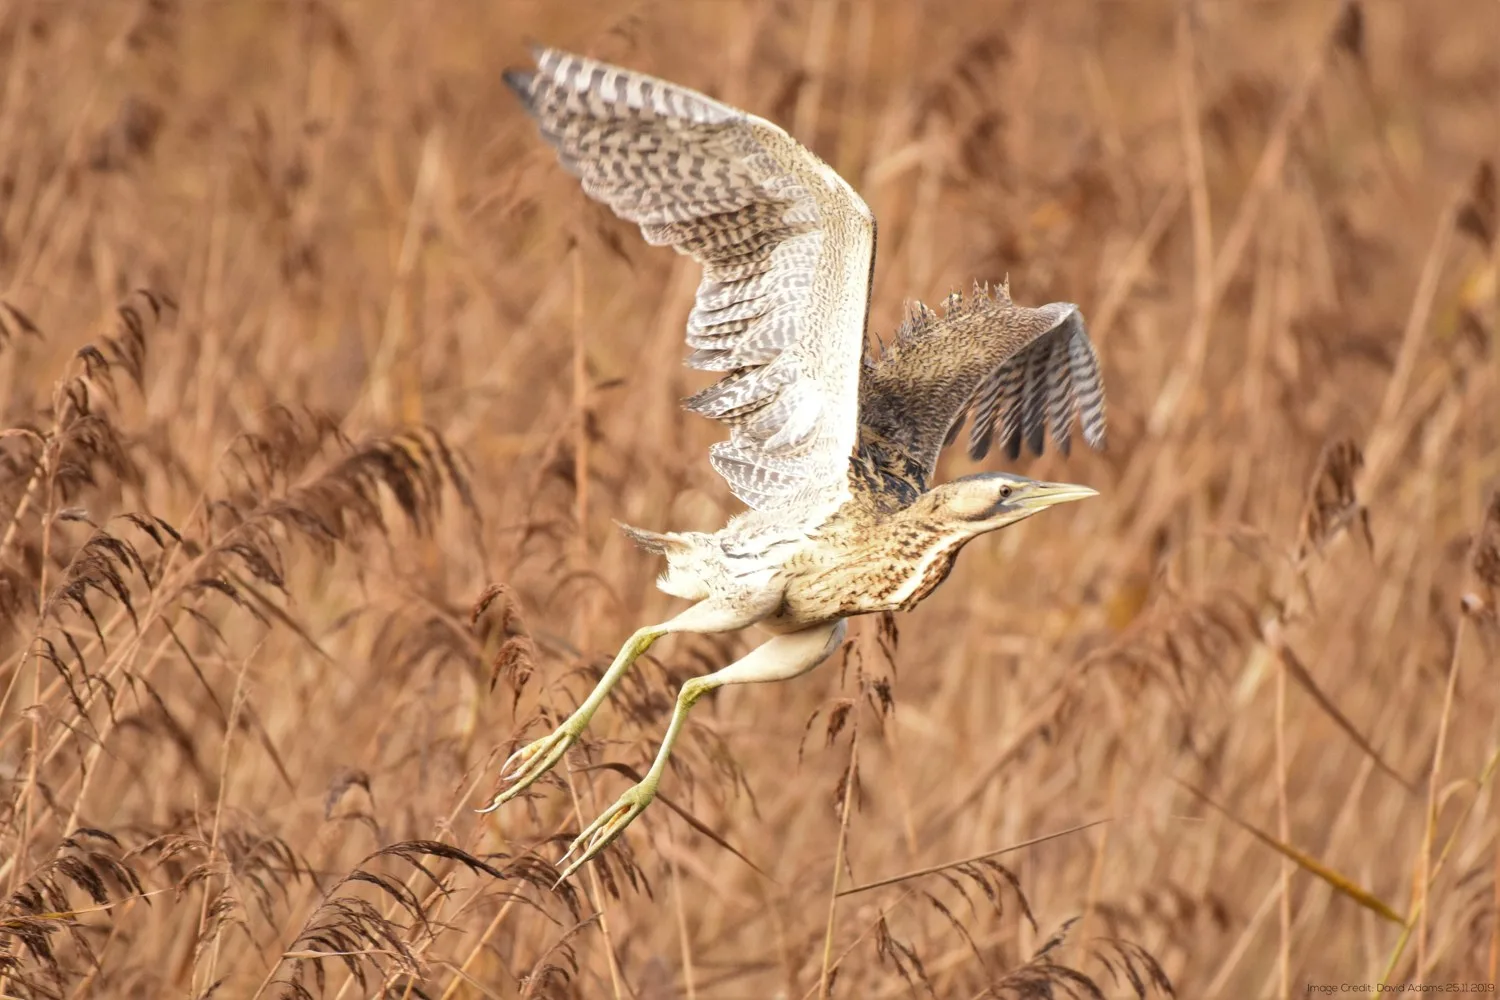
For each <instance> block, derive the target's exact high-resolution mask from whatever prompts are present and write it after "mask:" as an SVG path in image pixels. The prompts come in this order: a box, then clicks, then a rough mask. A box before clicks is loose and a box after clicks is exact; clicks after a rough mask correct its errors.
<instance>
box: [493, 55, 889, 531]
mask: <svg viewBox="0 0 1500 1000" xmlns="http://www.w3.org/2000/svg"><path fill="white" fill-rule="evenodd" d="M533 54H534V57H535V60H536V68H535V70H534V71H518V70H512V71H510V72H507V73H506V75H505V79H506V82H507V83H508V84H509V85H510V87H511V89H512V90H514V91H515V92H516V94H517V95H518V96H519V97H520V98H521V100H522V102H523V103H524V104H525V106H526V108H527V110H528V112H529V113H530V114H531V116H532V117H533V118H534V119H535V121H536V123H537V126H538V128H539V129H540V131H541V133H542V135H543V137H544V138H545V139H546V140H547V141H548V142H549V143H550V144H551V145H552V146H553V147H554V149H555V150H556V152H557V155H558V158H559V160H560V161H561V163H562V165H563V166H564V167H565V168H566V169H567V170H568V171H570V172H571V173H573V174H574V175H575V176H577V177H578V178H579V180H580V181H581V183H582V186H583V190H584V192H585V193H586V194H588V196H589V197H591V198H593V199H595V200H596V201H599V202H602V203H604V204H605V205H607V206H609V208H610V209H611V210H612V211H613V212H614V213H615V214H616V215H618V216H619V217H621V218H622V219H626V220H628V221H630V222H634V223H637V224H638V225H639V226H640V227H641V232H642V234H643V235H644V236H645V238H646V241H647V242H648V243H651V244H654V245H658V246H670V247H673V248H674V249H676V250H677V251H678V252H679V253H682V254H686V255H688V256H691V257H692V258H693V259H694V260H696V261H697V262H698V263H699V264H700V265H702V267H703V279H702V282H701V284H700V285H699V286H698V292H697V295H696V297H695V300H694V303H693V308H692V311H691V313H690V314H689V316H688V321H687V342H688V346H689V347H691V348H693V351H692V353H691V354H690V355H689V356H688V358H687V363H688V364H690V365H692V366H694V367H696V368H701V369H705V370H709V371H719V372H726V373H727V374H726V375H725V376H724V377H723V378H721V379H720V380H719V381H718V382H716V383H715V384H714V385H712V386H710V387H709V388H707V389H705V390H704V391H703V392H700V393H698V394H697V395H695V396H692V397H690V398H689V399H687V400H685V401H684V404H685V405H686V406H687V407H688V408H689V409H691V410H693V411H696V412H698V413H701V414H703V415H705V416H708V417H713V418H715V419H717V420H720V421H723V422H724V423H726V424H727V425H728V426H729V428H730V437H729V440H728V441H722V442H719V443H718V444H715V445H714V446H713V447H712V449H711V451H710V460H711V461H712V463H713V466H714V468H715V469H716V470H717V471H718V472H719V474H720V475H722V476H723V477H724V479H725V480H726V481H727V482H728V483H729V486H730V489H731V490H733V492H734V493H735V495H736V496H738V497H739V498H740V499H741V500H742V501H744V502H745V503H746V504H748V505H749V506H751V507H753V508H756V509H761V510H767V509H775V508H780V507H785V506H788V505H794V504H804V505H805V504H808V503H810V502H811V501H812V498H814V497H824V496H837V495H841V494H842V493H843V491H846V490H847V483H846V480H847V469H848V461H849V455H850V452H851V451H852V449H853V446H854V443H855V439H856V436H857V425H858V402H859V372H860V364H861V358H862V356H863V346H864V329H865V319H866V313H867V309H868V302H869V286H870V275H871V268H872V266H873V263H874V253H875V223H874V219H873V217H872V216H871V215H870V211H869V209H868V208H867V207H866V205H865V203H864V202H863V201H862V200H861V199H860V197H859V196H858V195H857V194H856V193H855V192H854V191H853V189H852V188H850V187H849V185H848V184H846V183H845V182H844V181H843V180H842V179H841V178H839V177H838V175H837V174H836V173H835V172H834V171H833V170H832V168H830V167H828V166H827V165H826V164H825V163H823V162H822V161H821V160H819V159H818V158H817V157H816V156H814V155H813V154H812V153H811V152H809V151H808V150H807V149H805V148H803V147H802V146H801V145H800V144H798V143H797V142H796V141H795V140H794V139H792V138H791V137H790V136H789V135H787V134H786V133H785V132H784V131H782V130H781V129H780V128H778V127H776V126H775V125H773V124H771V123H770V122H767V121H764V120H762V119H759V118H756V117H754V116H752V115H749V114H747V113H745V112H743V111H740V110H738V109H736V108H732V107H730V106H728V105H726V104H722V103H720V102H718V101H715V100H713V99H712V98H709V97H707V96H705V95H703V94H700V93H697V92H695V91H692V90H688V89H687V88H684V87H679V86H676V85H674V84H670V83H666V82H664V81H662V80H658V79H655V78H654V77H650V76H646V75H644V74H640V73H635V72H632V71H630V70H626V69H622V68H620V67H617V66H611V65H607V64H605V63H601V62H596V61H594V60H591V59H586V58H583V57H581V56H575V55H570V54H568V53H565V52H559V51H557V50H553V49H542V50H538V51H536V52H534V53H533Z"/></svg>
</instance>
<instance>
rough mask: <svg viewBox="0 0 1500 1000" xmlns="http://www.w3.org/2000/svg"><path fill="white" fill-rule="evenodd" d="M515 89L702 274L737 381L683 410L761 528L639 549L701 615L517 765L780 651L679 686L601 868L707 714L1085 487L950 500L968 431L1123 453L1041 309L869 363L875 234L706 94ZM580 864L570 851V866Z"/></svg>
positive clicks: (572, 166)
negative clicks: (631, 688)
mask: <svg viewBox="0 0 1500 1000" xmlns="http://www.w3.org/2000/svg"><path fill="white" fill-rule="evenodd" d="M535 58H536V63H537V65H536V69H535V71H534V72H521V71H511V72H509V73H507V74H506V80H507V82H508V83H509V84H510V86H511V88H512V89H513V90H514V91H515V92H516V94H517V95H518V96H519V97H520V98H521V100H522V102H523V104H524V105H525V107H526V109H527V110H528V112H529V113H530V114H531V116H532V117H533V119H534V120H535V121H536V123H537V126H538V128H539V129H540V131H541V133H542V135H543V137H544V138H546V139H547V141H548V142H550V143H551V144H552V146H553V147H554V148H555V150H556V151H557V154H558V158H559V160H560V161H561V163H562V165H563V166H564V167H566V168H567V169H568V170H569V171H570V172H572V173H573V174H575V175H576V176H577V177H578V178H579V179H580V181H581V182H582V185H583V189H584V191H585V193H587V194H588V195H589V196H590V197H592V198H594V199H596V200H598V201H601V202H603V203H604V204H606V205H608V206H609V207H610V208H611V209H612V210H613V211H614V212H615V214H616V215H618V216H620V217H621V218H622V219H626V220H628V221H631V222H634V223H636V224H638V225H639V226H640V227H641V232H642V234H643V235H644V236H645V238H646V240H647V242H649V243H652V244H656V245H666V246H671V247H673V248H674V249H675V250H677V252H678V253H682V254H687V255H689V256H691V257H693V258H694V259H695V260H697V261H698V263H699V264H700V265H702V267H703V280H702V283H701V284H700V285H699V287H698V292H697V295H696V298H695V301H694V305H693V308H692V310H691V312H690V313H689V316H688V323H687V341H688V344H689V346H690V347H692V348H693V349H694V350H693V351H692V352H691V353H690V354H689V355H688V358H687V363H688V364H690V365H692V366H694V367H697V368H702V369H706V370H710V371H720V372H724V373H726V374H725V375H724V376H723V377H722V378H721V379H719V380H718V381H717V382H715V383H714V384H713V385H711V386H709V387H708V388H707V389H705V390H703V391H702V392H700V393H698V394H697V395H695V396H692V397H690V398H689V399H687V400H686V401H685V405H686V406H687V408H688V409H690V410H693V411H695V412H697V413H701V414H703V415H705V416H708V417H712V418H714V419H717V420H720V421H722V422H724V423H725V424H727V425H728V427H729V431H730V436H729V440H728V441H723V442H720V443H718V444H716V445H714V446H713V447H712V449H711V450H710V461H711V462H712V463H713V466H714V468H715V469H716V470H717V471H718V472H719V474H720V475H721V476H723V477H724V479H725V481H726V482H727V483H728V484H729V487H730V489H731V490H732V491H733V493H734V494H735V496H737V497H738V498H739V499H740V500H742V501H743V502H744V503H745V504H746V505H747V506H748V507H749V508H750V509H749V510H747V511H745V512H744V513H742V514H740V515H738V516H736V517H735V518H733V519H732V520H731V521H730V522H729V523H728V524H727V525H726V526H725V527H724V528H723V529H721V530H720V531H718V532H714V533H706V532H668V533H657V532H653V531H646V530H643V529H640V528H630V527H626V528H625V530H626V531H627V533H629V534H630V536H631V537H632V538H634V539H635V540H636V541H637V542H638V543H639V544H641V545H642V546H644V547H645V548H647V549H648V550H650V551H653V552H656V553H659V554H661V555H663V556H665V558H666V561H667V571H666V572H665V573H664V574H662V577H661V579H660V580H659V581H658V585H659V586H660V587H661V589H662V590H664V591H666V592H667V593H670V594H673V595H676V596H679V597H684V598H688V599H690V600H693V601H694V602H696V603H694V605H693V606H692V607H690V608H688V609H687V610H686V611H684V612H682V613H681V614H679V615H677V616H676V617H674V618H672V619H671V620H670V621H668V622H664V623H662V624H660V625H653V626H649V627H647V628H643V629H640V630H638V631H637V632H636V633H635V635H633V636H632V637H631V639H630V640H629V641H628V642H627V643H626V644H625V647H624V648H623V649H621V651H620V654H619V655H618V656H617V657H616V659H615V662H614V663H613V664H612V665H611V667H610V669H609V671H608V672H607V673H606V674H605V677H604V679H603V680H601V681H600V683H599V685H598V687H596V689H595V690H594V692H593V693H592V694H590V696H589V697H588V699H587V700H586V701H585V702H584V704H583V705H582V706H580V707H579V709H578V710H577V711H576V712H574V714H573V715H572V716H571V717H570V718H569V719H568V721H567V722H565V723H564V724H563V725H562V726H561V727H559V729H558V730H557V731H556V732H554V733H553V734H551V735H550V736H548V737H546V738H544V739H542V740H538V741H537V742H535V743H532V744H531V745H529V746H527V747H525V748H523V749H522V750H520V751H518V752H517V754H516V755H514V756H513V757H512V760H511V761H507V763H506V766H505V768H502V773H504V772H505V771H508V770H509V768H510V766H511V764H512V763H513V762H516V761H519V768H518V770H517V772H516V773H515V775H514V776H513V781H514V783H513V784H512V785H511V787H510V788H509V789H507V790H506V791H505V792H504V793H503V794H501V795H499V796H497V797H496V799H495V801H494V803H493V804H492V805H491V806H490V808H492V809H493V808H496V807H498V806H499V805H500V804H501V803H503V802H504V801H506V800H508V799H509V798H511V797H512V796H514V795H516V794H518V793H519V792H520V791H521V790H522V789H524V788H526V787H527V786H529V785H530V784H531V783H532V782H534V781H536V780H537V779H538V778H539V777H541V775H542V774H544V773H546V771H547V770H548V769H550V768H551V767H552V766H554V765H555V764H556V763H557V762H558V761H559V760H561V758H562V755H563V754H564V753H565V752H566V750H567V748H568V747H569V746H571V745H572V744H573V743H574V742H575V741H576V740H577V739H578V736H579V734H581V733H582V731H583V728H584V727H585V726H586V725H587V724H588V720H589V718H590V717H591V716H592V715H593V713H594V711H595V710H597V708H598V707H599V705H600V704H601V703H602V701H603V700H604V698H605V697H606V695H607V693H608V691H609V690H610V688H611V687H612V686H613V685H614V683H615V682H616V681H617V680H618V679H619V677H620V676H621V675H622V674H623V673H624V671H625V670H626V669H628V668H629V666H630V664H631V662H633V661H634V660H635V659H636V658H637V657H638V656H640V654H641V653H643V652H644V651H645V650H646V648H648V647H649V646H650V645H651V643H652V642H654V641H655V640H656V639H657V638H659V637H660V636H662V635H666V634H668V633H670V632H682V631H692V632H721V631H729V630H732V629H739V628H744V627H746V626H749V625H759V626H761V627H762V628H763V629H764V630H766V631H768V632H770V633H771V635H772V638H771V639H770V640H769V641H767V642H766V643H764V644H763V645H761V646H760V647H758V648H756V649H755V650H754V651H752V652H751V653H750V654H749V655H748V656H746V657H744V658H743V659H741V660H739V661H737V662H736V663H734V664H731V665H730V666H728V667H726V668H724V669H723V670H720V671H718V672H716V673H714V674H710V675H709V676H707V677H702V678H695V679H693V680H691V681H689V682H688V683H687V684H685V685H684V686H683V690H682V692H681V694H680V695H679V698H678V704H677V709H676V711H675V712H674V713H673V716H672V722H671V725H670V726H669V728H668V731H667V735H666V737H665V738H664V740H663V742H662V748H661V751H660V753H659V754H658V756H657V759H656V762H655V763H654V764H653V765H652V768H651V771H650V772H649V773H648V774H647V777H646V780H645V781H643V782H642V783H641V784H640V785H637V786H636V787H634V788H632V789H630V790H628V791H627V792H626V793H625V794H624V795H623V796H622V797H621V799H620V800H619V802H617V803H616V804H615V806H614V807H612V808H611V809H610V810H608V811H607V812H606V813H605V814H604V815H603V816H601V817H600V818H599V819H598V820H597V821H596V822H595V823H594V824H592V825H591V826H590V827H589V828H588V829H586V830H584V831H583V833H582V834H580V836H579V838H578V840H577V841H575V842H574V848H578V847H584V848H585V850H584V853H583V855H582V856H581V857H580V858H579V859H578V860H577V861H576V862H575V863H574V864H573V865H572V866H570V867H569V868H568V870H567V871H566V872H565V873H564V877H567V875H568V874H570V873H571V872H572V871H574V870H576V868H577V867H578V866H579V865H581V864H583V863H584V862H585V861H587V860H588V859H589V858H591V857H593V856H594V855H596V854H597V853H598V852H599V851H600V850H602V849H603V847H604V846H605V845H606V844H607V843H608V842H609V841H610V840H612V839H613V838H614V837H616V836H618V835H619V833H620V831H621V830H623V829H624V827H625V826H626V825H627V824H628V823H629V822H630V821H631V820H632V819H634V817H635V816H636V815H638V814H639V813H640V812H641V810H643V809H644V808H645V806H646V805H647V804H648V803H649V802H650V801H651V799H652V797H653V796H654V795H655V790H656V784H657V782H658V781H659V780H660V777H661V773H662V770H663V769H664V767H665V763H666V759H667V755H668V754H669V753H670V751H671V746H672V743H673V741H674V740H675V739H676V736H677V733H678V732H679V730H680V728H681V726H682V724H683V721H684V720H685V718H686V716H687V712H688V709H689V708H690V707H691V706H692V704H693V702H694V701H696V700H697V698H699V697H701V696H702V694H703V693H705V692H706V691H709V690H712V689H714V688H716V687H719V686H722V685H724V684H735V683H748V682H754V681H767V680H780V679H785V678H788V677H794V676H796V675H798V674H800V673H803V672H805V671H807V670H810V669H811V668H812V667H814V666H816V665H817V664H818V663H819V662H821V661H822V660H823V659H824V658H826V657H827V655H828V654H829V653H831V652H832V651H833V650H834V649H835V648H837V646H838V644H839V643H840V642H841V641H842V638H843V635H844V630H845V626H844V619H846V618H848V617H850V616H853V615H859V614H868V613H871V612H877V611H887V610H907V609H909V608H911V607H914V606H915V605H916V604H917V603H919V602H920V601H921V600H922V599H923V598H925V597H926V596H927V595H928V594H930V593H931V592H932V590H933V589H934V588H936V587H937V586H938V585H939V584H940V583H941V582H942V581H943V580H944V579H945V578H946V577H947V575H948V572H949V571H950V570H951V568H952V566H953V561H954V559H955V558H956V557H957V555H958V552H959V550H960V549H961V548H962V547H963V546H964V545H965V544H966V543H967V542H968V541H970V540H972V539H973V538H975V537H977V536H979V535H980V534H983V533H985V532H988V531H993V530H996V529H997V528H1000V527H1003V526H1005V525H1007V524H1011V523H1014V522H1015V521H1018V520H1021V519H1023V518H1025V517H1028V516H1030V515H1031V514H1033V513H1035V512H1037V511H1038V510H1041V509H1044V508H1045V507H1047V506H1051V505H1053V504H1056V503H1060V502H1064V501H1067V500H1076V499H1081V498H1083V497H1085V496H1091V495H1093V491H1092V490H1089V489H1087V488H1085V487H1078V486H1069V485H1066V484H1054V483H1039V482H1034V481H1032V480H1029V479H1025V478H1023V477H1020V476H1012V475H1007V474H1003V473H985V474H981V475H977V476H968V477H964V478H962V479H959V480H955V481H953V482H950V483H944V484H941V485H937V486H933V485H932V482H931V481H932V477H933V475H934V473H935V470H936V467H937V459H938V455H939V453H940V452H941V451H942V449H943V447H944V445H945V444H947V443H950V442H951V441H952V440H953V439H954V437H955V436H956V434H957V432H958V430H959V428H960V426H961V425H962V423H963V422H964V420H965V418H966V416H969V415H972V424H971V428H970V436H969V451H970V453H971V454H972V455H974V456H975V457H982V456H984V455H985V454H986V453H987V451H988V450H989V448H990V446H991V444H992V443H993V442H998V443H999V445H1000V446H1001V447H1002V448H1003V449H1004V451H1005V452H1006V454H1007V455H1009V456H1010V457H1011V458H1015V457H1017V456H1018V455H1019V454H1020V451H1021V449H1022V447H1023V445H1024V446H1025V447H1026V448H1029V449H1030V450H1031V451H1032V452H1034V453H1037V454H1040V453H1041V452H1042V449H1043V447H1044V444H1045V438H1046V436H1047V433H1048V431H1049V428H1050V433H1051V435H1052V437H1053V440H1054V441H1055V442H1056V443H1057V445H1058V447H1059V448H1060V449H1061V450H1062V451H1063V452H1064V453H1065V454H1066V453H1067V451H1068V448H1069V444H1070V427H1071V422H1072V420H1073V418H1074V416H1075V415H1077V416H1078V417H1079V419H1080V421H1081V423H1082V428H1083V436H1084V440H1085V441H1086V442H1087V443H1088V444H1090V445H1091V446H1093V447H1096V448H1097V447H1102V446H1103V443H1104V391H1103V384H1102V381H1101V378H1100V374H1099V365H1098V360H1097V358H1096V357H1095V355H1094V350H1093V347H1092V345H1091V344H1090V343H1089V339H1088V334H1087V332H1086V330H1085V328H1084V324H1083V319H1082V317H1081V315H1080V313H1079V311H1078V308H1077V307H1076V306H1074V305H1072V304H1071V303H1052V304H1050V305H1046V306H1042V307H1040V308H1036V309H1032V308H1027V307H1024V306H1018V305H1016V304H1015V303H1014V302H1013V301H1012V300H1011V297H1010V290H1009V288H1008V287H1007V286H1006V285H1001V286H1000V287H998V288H995V289H993V290H991V289H987V288H982V287H978V286H976V287H975V289H974V291H973V293H972V294H970V295H968V296H959V295H956V294H955V295H953V296H950V297H949V299H948V301H947V302H946V303H945V306H944V309H943V311H942V312H941V313H937V312H934V311H932V310H930V309H928V308H926V307H925V306H922V305H916V306H914V307H913V308H912V310H911V312H910V315H909V316H908V318H907V321H906V323H905V324H903V326H902V328H901V330H900V332H899V333H898V335H897V337H896V339H895V341H894V343H892V344H891V346H890V347H889V348H888V349H886V350H884V351H882V352H881V353H880V354H879V356H877V357H867V356H866V354H865V333H866V331H865V324H866V318H867V314H868V309H869V300H870V285H871V281H872V278H873V273H874V255H875V242H876V241H875V220H874V217H873V216H872V215H871V213H870V210H869V208H868V207H867V206H866V205H865V203H864V202H863V201H862V200H861V199H860V197H859V195H858V194H856V193H855V192H854V190H853V189H852V188H851V187H850V186H849V185H848V184H847V183H846V182H845V181H844V180H843V179H842V178H840V177H839V176H838V174H837V173H835V172H834V171H833V169H832V168H830V167H829V166H828V165H827V164H826V163H824V162H823V161H822V160H820V159H818V158H817V157H816V156H814V155H813V154H812V153H811V152H809V151H808V150H806V149H805V148H803V147H802V146H801V145H800V144H799V143H797V142H796V140H794V139H792V138H791V137H790V136H789V135H787V134H786V133H785V132H784V131H782V130H781V129H780V128H778V127H777V126H775V125H773V124H771V123H770V122H767V121H764V120H762V119H760V118H756V117H755V116H753V115H749V114H746V113H745V112H743V111H740V110H738V109H736V108H732V107H729V106H728V105H725V104H722V103H720V102H718V101H715V100H713V99H711V98H709V97H706V96H704V95H703V94H700V93H697V92H695V91H691V90H688V89H686V88H682V87H678V86H675V85H673V84H670V83H666V82H664V81H661V80H657V79H655V78H652V77H649V76H645V75H643V74H639V73H634V72H632V71H629V70H625V69H621V68H619V67H615V66H609V65H606V64H604V63H599V62H596V61H593V60H589V59H585V58H583V57H580V56H574V55H569V54H567V53H563V52H558V51H556V50H551V49H547V50H540V51H538V52H536V53H535ZM569 853H571V851H570V852H569Z"/></svg>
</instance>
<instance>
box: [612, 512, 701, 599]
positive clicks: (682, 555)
mask: <svg viewBox="0 0 1500 1000" xmlns="http://www.w3.org/2000/svg"><path fill="white" fill-rule="evenodd" d="M615 523H616V524H618V525H620V530H621V531H623V532H625V534H626V536H627V537H629V538H630V540H631V541H633V542H635V543H636V544H637V545H639V546H640V547H641V548H643V549H645V550H646V551H647V552H653V553H655V554H656V555H660V556H666V558H667V571H666V572H665V573H663V574H662V575H661V576H660V577H658V578H657V581H656V586H657V589H659V590H661V591H663V592H664V593H668V594H671V595H672V596H673V597H683V598H687V599H688V600H690V601H701V600H702V599H703V598H705V597H707V596H708V595H709V587H708V585H707V584H706V583H705V582H704V580H703V577H702V574H701V569H702V567H700V566H698V565H697V560H695V559H694V557H693V553H694V550H693V545H692V543H691V541H690V540H689V539H688V538H685V537H683V536H682V535H677V534H660V533H658V532H655V531H647V530H646V529H644V528H635V527H632V526H631V525H628V524H622V523H621V522H619V521H616V522H615Z"/></svg>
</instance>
